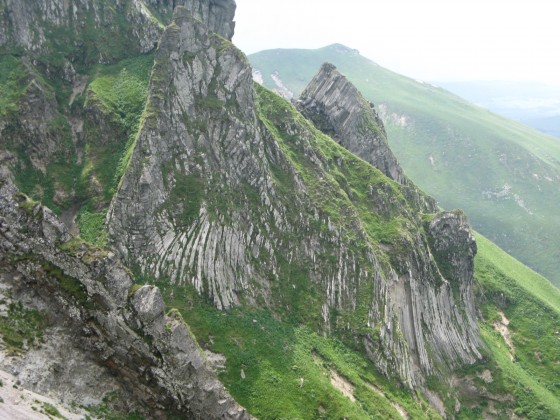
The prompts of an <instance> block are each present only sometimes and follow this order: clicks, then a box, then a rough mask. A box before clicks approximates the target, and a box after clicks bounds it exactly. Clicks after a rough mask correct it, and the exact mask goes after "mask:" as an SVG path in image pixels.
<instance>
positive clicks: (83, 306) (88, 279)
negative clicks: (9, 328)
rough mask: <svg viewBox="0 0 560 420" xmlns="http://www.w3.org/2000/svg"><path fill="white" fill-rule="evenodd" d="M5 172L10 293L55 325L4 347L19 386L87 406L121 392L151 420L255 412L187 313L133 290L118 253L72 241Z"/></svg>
mask: <svg viewBox="0 0 560 420" xmlns="http://www.w3.org/2000/svg"><path fill="white" fill-rule="evenodd" d="M0 175H1V178H0V249H1V253H0V255H1V257H0V264H1V266H2V271H1V275H0V281H1V290H2V295H3V297H4V298H5V299H13V300H14V301H18V302H23V303H24V305H25V307H26V308H34V309H35V310H38V311H40V313H41V316H42V317H44V318H45V319H46V320H47V321H48V324H49V325H48V326H47V327H46V329H45V331H44V338H43V344H39V345H38V346H36V347H35V346H32V345H31V344H29V346H31V347H32V348H31V349H30V350H29V351H28V352H26V353H24V354H19V353H18V352H15V353H14V352H12V353H10V352H8V353H4V352H3V356H2V360H1V361H0V364H1V366H2V368H3V369H6V370H8V371H11V372H13V374H14V375H15V376H16V378H17V380H18V384H19V385H20V386H22V387H24V388H28V389H31V390H34V391H36V392H39V393H44V394H46V395H51V396H53V397H55V398H58V399H60V400H62V401H65V402H67V403H70V402H72V401H74V402H81V403H83V404H86V405H90V404H95V403H100V401H101V398H102V397H103V396H104V395H105V394H106V393H107V392H108V391H110V390H114V391H117V392H118V393H121V394H122V395H121V396H122V397H124V398H123V400H124V401H128V402H127V406H125V407H122V408H123V409H125V410H126V411H129V412H130V411H132V410H135V409H136V410H138V411H139V412H140V413H144V414H147V415H149V417H151V418H165V416H166V415H169V414H176V415H186V416H192V417H196V418H234V419H242V418H249V416H248V415H247V413H246V412H245V411H244V410H243V409H242V408H241V407H239V405H237V403H235V401H233V399H232V398H231V397H230V396H229V394H228V393H227V391H225V389H224V388H223V385H222V384H221V383H220V382H219V381H218V379H217V377H216V375H215V374H214V373H213V372H212V371H211V370H210V368H209V367H208V366H207V362H206V356H205V354H204V352H203V351H202V350H201V349H200V347H198V344H197V343H196V341H195V339H194V337H193V336H192V333H191V332H190V330H189V328H188V326H187V325H186V324H185V322H184V321H183V319H182V317H181V315H179V314H178V313H175V312H170V313H168V314H167V315H166V314H165V303H164V302H163V299H162V296H161V294H160V292H159V290H158V289H157V288H155V287H153V286H143V287H140V288H138V289H131V288H132V279H131V277H130V275H129V273H128V271H127V270H126V268H125V267H124V266H122V265H121V264H120V262H119V260H118V258H117V257H116V256H115V255H114V254H112V253H111V252H107V251H104V250H99V249H94V248H91V247H89V246H87V245H85V244H83V243H80V242H79V241H77V240H76V238H72V237H71V236H70V235H69V234H68V233H67V232H66V229H65V227H64V225H63V224H62V223H61V222H60V221H59V220H58V219H57V217H56V216H55V215H54V214H53V213H52V212H51V211H50V210H49V209H47V208H45V207H43V206H41V205H40V204H38V203H34V202H32V201H31V200H30V199H29V198H27V197H26V196H25V195H23V194H20V193H19V192H18V191H17V189H16V188H15V186H14V185H13V183H12V180H11V179H10V175H9V174H7V173H6V172H5V171H2V173H1V174H0ZM39 367H40V368H39Z"/></svg>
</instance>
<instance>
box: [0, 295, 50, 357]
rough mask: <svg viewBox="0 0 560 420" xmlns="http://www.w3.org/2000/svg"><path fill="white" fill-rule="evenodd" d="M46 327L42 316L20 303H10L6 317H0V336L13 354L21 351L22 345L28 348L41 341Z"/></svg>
mask: <svg viewBox="0 0 560 420" xmlns="http://www.w3.org/2000/svg"><path fill="white" fill-rule="evenodd" d="M46 327H47V321H46V319H45V317H44V316H43V314H42V313H41V312H39V311H38V310H36V309H28V308H25V307H24V306H23V305H22V304H21V302H17V303H10V304H9V306H8V316H7V317H0V335H1V336H2V339H3V340H4V343H5V344H6V346H7V347H8V348H9V349H10V350H11V351H14V352H19V351H21V350H22V349H23V345H24V343H27V345H28V346H29V345H34V344H37V342H39V341H41V340H42V338H43V331H44V329H45V328H46Z"/></svg>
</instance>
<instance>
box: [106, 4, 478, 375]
mask: <svg viewBox="0 0 560 420" xmlns="http://www.w3.org/2000/svg"><path fill="white" fill-rule="evenodd" d="M251 73H252V72H251V68H250V66H249V64H248V63H247V61H246V59H245V57H244V56H243V54H242V53H241V52H239V51H238V50H237V49H236V48H235V47H234V46H232V45H231V44H229V43H227V42H225V41H224V40H223V39H220V38H217V37H216V36H214V35H213V34H212V33H211V32H208V30H207V28H206V27H204V25H201V24H200V23H199V22H197V21H196V20H193V19H192V18H191V17H190V14H189V12H188V10H186V9H184V8H181V7H178V8H176V11H175V17H174V21H173V22H172V24H171V25H170V26H168V27H167V29H166V30H165V32H164V34H163V36H162V39H161V41H160V43H159V49H158V51H157V53H156V57H155V66H154V69H153V72H152V78H151V85H150V93H149V99H148V105H147V107H146V109H147V113H146V115H145V119H144V124H143V126H142V127H141V129H140V132H139V135H138V140H137V143H136V146H135V149H134V152H133V154H132V158H131V163H130V166H129V169H128V171H127V173H126V174H125V176H124V178H123V182H122V184H121V187H120V189H119V191H118V192H117V194H116V195H115V198H114V200H113V202H112V205H111V209H110V212H109V216H108V224H109V231H110V236H111V238H112V241H113V244H114V246H115V247H116V248H117V249H118V250H119V253H120V254H121V255H123V256H124V258H125V260H126V261H127V262H128V264H138V265H139V267H140V270H141V271H142V272H143V273H145V274H147V275H148V276H154V277H156V278H160V279H167V282H168V284H171V285H175V286H176V287H181V286H185V285H189V286H193V287H194V288H195V289H196V290H197V291H198V293H200V294H202V295H205V296H208V297H209V298H210V299H211V300H212V301H213V302H214V304H215V305H216V306H217V307H219V308H224V309H227V308H231V307H233V306H238V305H263V304H264V305H265V306H267V307H271V308H281V307H288V308H290V310H293V311H296V312H298V311H301V308H296V307H293V301H290V299H289V296H290V294H289V293H287V292H286V288H288V287H290V288H291V287H292V286H293V288H295V289H296V290H297V285H295V284H290V283H287V282H286V280H287V278H288V276H287V272H288V270H290V271H293V268H291V269H289V268H288V267H289V266H291V267H296V270H297V271H298V273H300V276H301V281H306V282H309V285H310V286H309V287H311V288H313V289H314V290H316V293H318V295H319V296H320V298H319V299H318V302H320V303H316V304H314V305H313V306H312V307H307V308H306V312H307V315H305V316H306V317H309V318H311V319H317V317H320V324H321V327H320V328H321V329H323V330H325V331H331V332H333V331H336V330H337V329H339V328H341V326H342V325H345V324H346V322H345V321H344V320H345V319H346V316H348V317H349V316H350V314H351V313H352V312H353V311H356V310H357V309H358V300H359V299H358V296H371V299H370V300H369V301H368V302H367V303H366V305H365V307H363V308H361V309H360V310H361V311H363V313H362V314H360V315H359V317H360V319H361V320H362V322H363V323H364V325H367V326H369V330H368V329H367V327H366V330H367V331H368V332H364V333H362V334H359V335H360V336H362V337H363V338H362V340H363V345H364V347H365V348H366V349H367V350H368V352H369V354H370V356H371V358H372V359H373V360H375V362H376V364H377V365H378V367H379V368H380V369H381V370H382V371H383V372H385V373H386V374H387V375H396V376H398V377H399V378H401V380H403V381H404V382H405V383H407V384H408V385H409V386H412V385H414V384H417V383H422V382H423V377H424V375H426V374H428V373H430V372H434V371H436V370H438V369H440V368H439V367H437V366H456V365H458V364H461V363H465V362H467V363H470V362H473V361H474V360H476V359H477V358H478V357H479V353H478V351H477V347H478V346H479V345H480V339H479V337H478V332H477V327H476V323H475V314H474V311H473V310H472V303H467V302H466V301H469V302H472V275H471V277H470V278H469V274H468V273H469V272H467V273H466V274H465V275H464V276H455V273H451V274H452V275H451V276H449V278H447V277H444V276H443V275H442V273H443V271H442V270H439V268H438V265H437V264H436V261H435V260H434V259H433V257H432V255H431V253H430V247H429V245H428V239H427V236H426V235H425V234H424V233H423V230H424V227H423V222H422V221H421V220H420V219H419V218H418V211H419V209H426V208H428V209H431V210H433V209H434V208H435V205H434V204H433V201H429V200H428V199H423V198H422V197H423V195H422V194H421V193H420V192H418V191H417V190H415V198H416V199H407V198H405V197H409V196H411V194H410V191H411V190H410V188H409V186H407V185H399V184H395V183H393V182H392V181H391V180H389V179H388V178H385V177H384V176H383V175H381V173H379V171H377V170H375V169H373V168H371V167H369V165H366V164H365V163H358V161H357V160H356V158H354V157H353V156H352V155H351V154H349V153H348V152H345V151H343V150H344V149H338V150H334V151H333V153H332V155H331V156H327V155H325V152H326V149H325V147H331V146H327V145H328V144H330V143H329V142H330V141H331V140H330V139H327V138H323V137H321V140H317V136H319V134H318V132H317V131H316V130H315V128H314V127H312V126H311V125H310V124H309V123H308V122H307V121H305V119H304V118H303V117H302V116H301V115H299V114H298V113H297V112H296V111H295V110H294V109H293V108H292V107H291V106H290V105H288V104H286V103H283V102H281V100H280V99H279V98H278V99H276V98H274V97H273V96H271V94H269V93H267V92H266V91H262V90H257V92H256V97H255V90H254V87H253V83H252V80H251ZM323 73H324V71H323ZM169 82H171V83H169ZM319 83H322V82H321V80H319ZM344 83H347V82H346V81H345V82H344ZM348 91H349V92H351V94H350V95H347V96H343V95H342V94H341V93H339V94H338V95H337V98H338V101H339V102H342V103H346V104H349V105H350V104H353V103H355V101H356V98H357V96H356V94H355V88H353V87H351V88H350V87H349V88H347V89H346V90H344V92H348ZM346 97H348V100H347V101H346V102H345V101H344V98H346ZM359 105H360V106H358V107H354V108H353V109H352V112H353V113H352V114H351V115H352V117H353V118H352V119H350V122H348V123H347V124H346V126H345V128H344V129H345V130H347V131H346V132H347V133H350V132H363V133H364V134H363V136H362V139H361V140H360V141H361V144H363V145H367V143H368V142H373V141H374V139H377V140H375V144H376V145H377V146H378V147H379V148H380V151H379V152H377V148H376V146H369V145H368V146H367V148H364V153H363V155H364V156H365V155H366V154H367V151H370V152H371V154H372V155H371V156H378V155H379V156H381V158H380V159H382V160H383V159H385V160H386V161H383V162H378V161H377V160H375V159H373V160H372V161H373V162H374V163H377V164H379V165H380V169H381V170H382V171H383V170H385V171H389V172H388V173H391V172H392V173H394V175H395V177H396V178H397V179H400V180H401V181H402V182H405V180H404V178H403V176H402V170H401V169H400V167H399V166H398V164H397V163H396V161H395V160H394V157H393V156H392V154H390V151H389V150H388V148H387V147H386V142H385V140H384V138H383V137H379V136H380V133H383V129H382V127H380V126H379V125H377V122H376V120H375V119H373V120H371V121H370V123H369V125H364V124H363V118H364V117H368V118H370V117H372V116H373V115H375V114H374V113H373V111H372V110H371V107H370V105H369V104H367V109H365V110H364V109H363V107H362V103H361V102H360V103H359ZM358 123H360V124H361V125H357V124H358ZM341 133H342V132H341ZM381 140H383V142H381ZM341 143H344V142H342V141H341ZM364 147H365V146H364ZM366 158H367V156H366ZM370 160H371V159H370ZM353 165H358V167H359V168H364V169H365V168H366V167H369V168H371V169H367V170H366V172H367V171H370V175H368V176H367V177H366V178H368V177H369V182H370V184H369V185H368V187H367V188H368V193H367V196H366V197H365V198H362V197H358V196H354V195H353V194H352V193H350V190H349V189H348V186H344V185H343V184H342V185H341V184H339V183H338V181H337V180H335V179H333V176H332V169H331V168H337V170H339V171H340V172H341V173H343V174H348V175H350V174H351V172H352V169H350V168H351V167H352V166H353ZM363 165H366V166H363ZM294 166H295V167H297V168H301V169H298V170H294V169H292V168H294ZM278 171H281V172H284V173H285V175H283V176H282V177H279V175H278ZM312 179H318V180H322V182H320V183H319V184H316V183H314V182H312ZM374 179H375V181H373V180H374ZM287 184H289V185H291V187H289V188H288V190H286V189H285V188H286V185H287ZM341 188H342V190H341ZM344 190H346V191H347V192H343V191H344ZM180 194H181V197H182V199H181V200H178V199H177V197H178V196H179V195H180ZM399 196H400V197H401V198H399ZM218 197H221V199H218ZM321 197H331V198H332V200H335V201H336V200H340V202H341V203H345V204H342V205H343V206H346V208H347V210H346V213H345V215H344V219H337V218H338V216H337V215H336V214H334V213H332V210H331V209H330V208H328V206H327V205H326V203H324V202H322V201H321ZM228 203H229V204H228ZM234 203H235V205H233V204H234ZM426 203H428V204H426ZM361 208H363V209H367V210H364V211H367V212H371V213H369V214H375V215H376V216H375V217H376V218H379V219H378V220H379V223H381V225H380V229H383V228H382V226H383V224H385V223H388V222H389V220H394V218H402V219H401V220H406V222H404V223H405V224H404V225H403V228H402V229H403V230H400V228H399V232H400V233H397V232H395V236H393V237H392V239H388V238H387V239H381V241H382V242H384V243H382V244H379V241H380V238H379V237H376V235H374V234H372V233H371V231H369V232H368V230H367V229H365V228H364V227H362V226H363V223H364V221H363V219H361V218H362V217H365V216H363V214H364V213H363V212H362V210H360V209H361ZM294 210H295V211H294ZM439 218H457V223H455V224H454V226H455V228H457V229H458V230H459V231H463V230H468V227H467V225H466V223H465V220H464V219H462V218H460V217H459V216H457V215H454V214H452V213H446V214H445V215H442V216H437V217H436V219H434V220H439ZM321 226H323V227H321ZM404 226H406V227H404ZM434 226H437V223H436V222H434ZM405 231H406V233H404V232H405ZM297 232H306V235H305V237H302V236H301V234H298V233H297ZM350 232H352V233H350ZM435 232H436V231H432V233H433V234H434V235H437V234H436V233H435ZM349 233H350V235H349V236H350V237H352V236H353V237H355V238H357V240H358V242H359V243H360V246H363V249H362V250H361V251H357V249H356V246H355V245H353V244H352V241H351V240H349V236H348V234H349ZM457 240H458V241H460V243H458V244H454V243H453V242H452V241H447V242H446V244H447V246H448V247H450V248H452V247H455V246H459V247H465V248H469V246H467V245H463V243H467V244H468V243H470V242H469V241H471V242H472V236H471V237H470V238H468V237H460V236H458V237H457ZM329 255H332V256H334V257H335V261H334V263H333V264H325V263H324V262H323V261H325V260H326V259H328V256H329ZM463 257H464V258H465V265H466V266H470V267H471V269H470V273H472V257H473V254H472V253H470V254H465V255H463ZM386 261H389V262H390V263H389V264H387V263H386ZM249 279H250V280H251V281H250V282H249V281H248V280H249ZM304 279H305V280H304ZM288 282H289V280H288ZM454 284H457V287H458V288H461V290H463V292H464V293H463V294H459V295H457V296H456V298H457V300H455V297H454V296H453V291H452V289H453V288H452V286H453V285H454ZM296 293H297V291H296ZM463 299H466V301H464V300H463ZM459 308H467V310H463V309H459ZM331 311H336V312H337V313H339V314H341V315H340V319H335V320H333V319H332V317H331V315H330V314H331ZM345 314H346V315H345ZM393 320H395V321H396V323H394V322H393ZM315 322H316V321H315ZM351 328H352V329H354V328H355V329H356V330H355V332H354V334H357V330H358V329H357V327H356V326H354V327H351Z"/></svg>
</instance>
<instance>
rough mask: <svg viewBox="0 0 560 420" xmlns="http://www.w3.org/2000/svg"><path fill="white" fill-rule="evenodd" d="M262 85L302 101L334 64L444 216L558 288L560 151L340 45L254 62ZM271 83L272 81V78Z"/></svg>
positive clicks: (278, 53)
mask: <svg viewBox="0 0 560 420" xmlns="http://www.w3.org/2000/svg"><path fill="white" fill-rule="evenodd" d="M249 60H250V61H251V63H252V65H253V68H254V71H256V72H259V74H260V77H261V78H262V81H263V83H264V85H265V86H267V87H269V88H271V89H275V88H276V87H277V86H276V82H275V80H274V79H276V80H277V81H280V82H281V83H282V84H283V86H284V87H285V88H288V89H289V90H290V91H291V92H292V93H293V94H294V96H295V97H296V98H297V96H299V94H300V93H301V92H302V91H303V89H304V87H305V85H306V84H307V83H308V82H309V81H310V80H311V78H312V77H313V75H314V74H315V72H316V71H317V69H318V68H319V67H320V66H321V64H323V63H324V62H331V63H333V64H334V65H335V66H337V68H338V69H339V71H340V72H341V73H342V74H344V75H345V76H347V77H348V78H349V80H350V81H352V83H354V84H355V85H356V86H357V88H358V89H359V90H360V91H361V92H362V94H363V95H364V96H365V97H366V98H367V99H368V100H370V101H372V102H374V103H375V104H376V106H377V108H378V111H379V114H380V116H381V117H382V119H383V120H384V123H385V128H386V129H387V133H388V140H389V143H390V146H391V148H392V150H393V151H394V153H395V155H396V156H397V159H398V160H399V162H400V163H401V165H402V166H403V168H404V170H405V173H406V175H408V176H409V177H410V178H411V179H412V180H413V181H414V182H415V183H417V184H418V185H419V186H420V187H421V188H422V189H424V190H425V191H426V192H428V193H429V194H431V195H432V196H434V197H435V198H436V199H437V200H438V201H439V203H440V204H441V205H442V206H443V207H445V208H448V209H451V208H455V207H460V208H463V209H465V211H466V213H467V214H468V215H469V217H470V218H471V220H472V223H473V226H474V227H475V228H476V229H477V230H478V231H480V232H481V233H483V234H484V235H486V236H487V237H489V238H490V239H491V240H492V241H494V242H496V243H497V244H499V245H500V246H501V247H502V248H504V249H505V250H507V251H508V252H510V253H511V254H512V255H514V256H515V257H516V258H518V259H520V260H521V261H523V262H524V263H525V264H527V265H529V266H530V267H532V268H533V269H535V270H537V271H538V272H540V273H542V274H544V275H545V276H546V277H547V278H549V279H551V280H552V281H553V282H555V283H556V284H557V285H558V284H560V188H559V185H560V142H559V141H558V139H556V138H553V137H550V136H547V135H545V134H542V133H540V132H537V131H535V130H532V129H530V128H527V127H525V126H523V125H521V124H519V123H516V122H514V121H511V120H508V119H506V118H503V117H500V116H498V115H495V114H492V113H490V112H488V111H486V110H484V109H482V108H480V107H479V106H475V105H473V104H471V103H469V102H467V101H466V100H464V99H462V98H460V97H458V96H456V95H454V94H451V93H449V92H448V91H446V90H444V89H442V88H439V87H436V86H433V85H430V84H428V83H423V82H420V81H416V80H413V79H410V78H407V77H404V76H401V75H398V74H396V73H394V72H391V71H389V70H387V69H384V68H383V67H381V66H379V65H378V64H376V63H374V62H372V61H371V60H369V59H367V58H365V57H363V56H361V55H360V54H359V53H358V52H357V51H356V50H354V49H351V48H348V47H345V46H343V45H340V44H334V45H330V46H328V47H324V48H320V49H316V50H298V49H277V50H268V51H262V52H260V53H256V54H252V55H250V56H249ZM271 75H274V78H272V77H271Z"/></svg>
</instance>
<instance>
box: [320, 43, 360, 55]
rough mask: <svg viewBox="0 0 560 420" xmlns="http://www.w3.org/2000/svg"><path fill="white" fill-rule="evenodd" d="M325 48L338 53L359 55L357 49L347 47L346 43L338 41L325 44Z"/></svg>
mask: <svg viewBox="0 0 560 420" xmlns="http://www.w3.org/2000/svg"><path fill="white" fill-rule="evenodd" d="M325 49H328V50H333V51H335V52H337V53H339V54H351V55H359V54H360V51H358V50H357V49H355V48H350V47H347V46H346V45H343V44H338V43H335V44H331V45H327V46H326V47H325Z"/></svg>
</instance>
